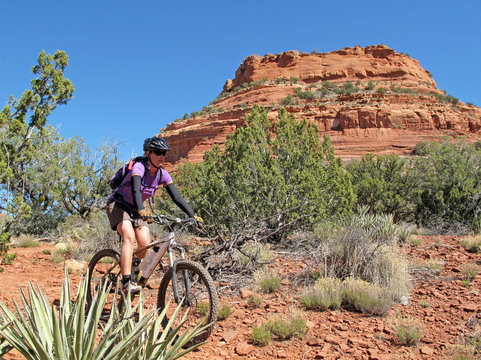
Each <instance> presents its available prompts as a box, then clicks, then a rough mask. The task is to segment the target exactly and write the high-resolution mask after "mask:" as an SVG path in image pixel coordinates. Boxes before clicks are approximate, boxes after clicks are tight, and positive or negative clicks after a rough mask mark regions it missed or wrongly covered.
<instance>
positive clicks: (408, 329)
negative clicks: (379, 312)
mask: <svg viewBox="0 0 481 360" xmlns="http://www.w3.org/2000/svg"><path fill="white" fill-rule="evenodd" d="M387 323H388V326H389V327H390V328H391V329H392V330H393V331H394V333H395V334H396V337H397V339H398V340H399V342H400V343H401V344H403V345H406V346H415V345H416V344H417V343H418V342H419V340H421V337H422V332H423V326H422V323H421V321H420V320H418V319H416V318H413V317H409V316H408V317H403V316H401V315H400V314H395V315H393V316H391V317H389V318H388V321H387Z"/></svg>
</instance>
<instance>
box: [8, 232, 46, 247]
mask: <svg viewBox="0 0 481 360" xmlns="http://www.w3.org/2000/svg"><path fill="white" fill-rule="evenodd" d="M13 243H14V245H15V246H17V247H21V248H31V247H37V246H39V245H40V242H39V241H38V240H36V239H35V236H33V235H31V234H20V235H19V236H18V237H16V238H14V239H13Z"/></svg>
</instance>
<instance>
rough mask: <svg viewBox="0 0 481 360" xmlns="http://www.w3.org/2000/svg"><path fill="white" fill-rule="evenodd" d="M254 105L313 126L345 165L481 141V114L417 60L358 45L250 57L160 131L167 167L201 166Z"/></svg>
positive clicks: (271, 114)
mask: <svg viewBox="0 0 481 360" xmlns="http://www.w3.org/2000/svg"><path fill="white" fill-rule="evenodd" d="M255 104H258V105H261V106H264V107H265V108H266V109H267V111H268V115H269V118H271V119H272V120H273V121H274V120H275V119H276V118H277V114H278V110H279V107H280V106H283V107H285V108H286V110H287V111H288V112H290V113H292V114H294V116H295V117H296V118H299V119H304V118H305V119H307V120H309V121H312V122H314V123H315V124H317V126H318V127H319V130H320V135H321V136H323V135H328V136H330V138H331V141H332V144H333V146H334V150H335V153H336V155H337V156H340V157H341V158H342V159H344V160H349V159H352V158H359V157H361V156H363V155H365V154H367V153H374V154H397V155H409V154H411V152H412V150H413V148H414V146H415V145H416V144H417V143H419V142H422V141H435V140H439V139H440V138H446V137H449V138H457V137H463V138H464V139H466V140H467V141H479V140H481V109H480V108H479V107H477V106H474V105H472V104H464V103H462V102H461V101H458V100H457V99H456V98H454V97H453V96H450V95H446V94H445V92H443V91H441V90H439V89H438V88H437V85H436V83H435V81H434V80H433V79H432V77H431V74H430V73H429V71H427V70H425V69H423V68H422V67H421V65H420V64H419V62H418V61H417V60H415V59H413V58H411V57H410V56H409V55H406V54H402V53H397V52H395V51H394V50H393V49H391V48H389V47H387V46H385V45H374V46H367V47H365V48H363V47H360V46H356V47H353V48H344V49H342V50H337V51H332V52H329V53H318V52H312V53H300V52H298V51H286V52H284V53H282V54H277V55H271V54H266V55H264V56H263V57H261V56H258V55H251V56H248V57H247V58H245V60H244V61H243V63H242V64H241V65H240V66H239V68H238V69H237V71H236V72H235V78H234V79H233V80H231V79H229V80H227V81H226V83H225V85H224V89H223V91H222V93H221V94H220V95H219V96H218V97H217V98H216V99H214V100H213V101H212V102H211V103H210V104H209V105H208V106H205V107H204V108H203V109H202V110H201V111H197V112H193V113H192V114H191V116H189V117H187V116H186V118H185V119H177V120H175V121H174V122H173V123H171V124H169V125H167V126H166V127H165V128H164V129H161V131H160V134H159V136H163V137H165V138H166V139H167V141H168V142H169V144H170V146H171V148H172V149H173V151H171V152H169V154H168V157H167V161H168V162H170V163H171V164H173V165H174V167H175V166H176V165H177V164H178V162H179V160H180V159H185V160H187V161H191V162H198V161H202V158H203V154H204V152H205V151H206V150H209V149H211V148H212V147H213V146H214V145H216V144H218V145H220V146H221V148H223V145H224V144H225V141H226V136H227V135H228V134H229V133H231V132H233V131H235V129H236V128H237V127H239V126H243V125H244V124H245V122H244V118H245V116H246V115H247V114H248V113H249V112H250V111H251V108H252V106H254V105H255Z"/></svg>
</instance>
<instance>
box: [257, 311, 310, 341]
mask: <svg viewBox="0 0 481 360" xmlns="http://www.w3.org/2000/svg"><path fill="white" fill-rule="evenodd" d="M264 326H265V328H266V329H268V330H269V331H270V332H271V334H272V335H274V336H275V337H276V338H277V339H278V340H287V339H290V338H292V337H294V336H296V337H302V336H303V335H304V332H305V330H306V321H305V319H304V318H303V317H301V316H299V315H294V316H291V317H290V318H289V319H288V320H283V319H275V320H270V321H268V322H267V323H266V324H265V325H264Z"/></svg>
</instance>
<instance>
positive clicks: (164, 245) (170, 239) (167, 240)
mask: <svg viewBox="0 0 481 360" xmlns="http://www.w3.org/2000/svg"><path fill="white" fill-rule="evenodd" d="M155 246H158V247H159V250H158V251H157V253H158V254H159V255H158V256H157V260H156V261H155V260H154V261H155V264H154V265H153V266H152V267H151V268H150V271H148V272H147V273H145V274H142V276H141V278H140V279H139V284H140V285H141V286H142V287H144V286H145V284H146V283H147V281H148V279H149V278H150V276H151V275H152V273H153V272H154V270H155V268H156V267H157V265H158V264H159V263H160V261H161V259H162V258H163V257H164V255H165V253H166V252H167V253H168V258H169V269H168V271H172V274H173V276H172V290H173V293H174V299H175V301H176V302H177V303H179V302H180V301H181V300H182V299H180V296H179V290H178V285H177V279H176V276H174V274H175V273H176V265H177V261H178V260H180V259H185V251H184V248H183V247H181V246H178V245H177V243H176V241H175V233H174V231H173V229H172V228H171V232H170V233H169V234H167V235H166V236H164V237H162V238H161V239H159V240H156V241H153V242H151V243H150V244H147V245H145V246H142V247H140V248H138V249H136V250H135V251H134V252H133V256H136V255H137V254H139V253H141V252H143V251H146V250H149V249H151V248H153V247H155ZM174 248H177V249H178V250H179V253H180V258H179V259H175V260H174V254H173V250H174ZM117 266H119V267H120V259H119V260H117V261H115V263H114V264H112V267H111V268H110V270H109V271H107V272H106V273H105V274H104V275H103V276H102V279H104V278H106V277H107V276H108V275H109V274H110V273H111V270H113V269H115V268H116V267H117ZM184 282H185V284H184V285H185V289H186V291H187V294H189V293H190V282H189V279H188V277H187V276H186V274H184ZM184 301H185V302H186V303H187V304H189V303H190V299H184Z"/></svg>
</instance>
